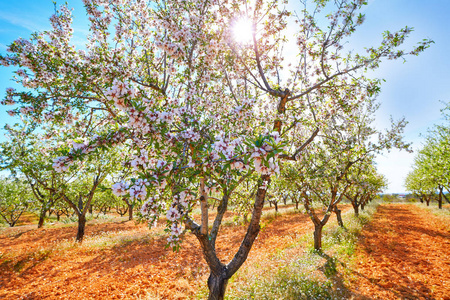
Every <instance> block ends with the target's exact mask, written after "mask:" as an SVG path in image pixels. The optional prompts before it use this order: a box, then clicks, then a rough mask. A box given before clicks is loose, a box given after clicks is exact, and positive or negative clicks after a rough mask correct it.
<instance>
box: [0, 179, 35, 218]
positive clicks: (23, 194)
mask: <svg viewBox="0 0 450 300" xmlns="http://www.w3.org/2000/svg"><path fill="white" fill-rule="evenodd" d="M32 200H33V196H32V194H31V192H30V190H29V188H28V187H27V186H26V184H25V183H24V182H23V181H21V180H19V179H11V178H5V177H0V216H1V217H2V218H3V219H4V220H5V221H6V223H8V224H9V226H10V227H14V225H16V223H17V221H18V220H19V218H20V216H22V214H23V213H24V212H25V211H26V210H27V208H28V207H29V206H30V204H31V203H32Z"/></svg>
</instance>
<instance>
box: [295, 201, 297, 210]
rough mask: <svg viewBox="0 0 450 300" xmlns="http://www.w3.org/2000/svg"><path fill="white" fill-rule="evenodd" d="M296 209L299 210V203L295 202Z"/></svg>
mask: <svg viewBox="0 0 450 300" xmlns="http://www.w3.org/2000/svg"><path fill="white" fill-rule="evenodd" d="M295 209H296V210H298V202H295Z"/></svg>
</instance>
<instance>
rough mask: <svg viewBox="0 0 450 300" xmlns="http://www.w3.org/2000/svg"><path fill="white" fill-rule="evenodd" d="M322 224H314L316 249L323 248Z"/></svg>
mask: <svg viewBox="0 0 450 300" xmlns="http://www.w3.org/2000/svg"><path fill="white" fill-rule="evenodd" d="M322 229H323V225H322V224H315V225H314V249H316V250H319V251H320V250H322Z"/></svg>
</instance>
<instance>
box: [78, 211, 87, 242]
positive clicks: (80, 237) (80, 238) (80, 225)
mask: <svg viewBox="0 0 450 300" xmlns="http://www.w3.org/2000/svg"><path fill="white" fill-rule="evenodd" d="M85 227H86V216H85V215H78V231H77V242H79V243H81V242H82V241H83V237H84V229H85Z"/></svg>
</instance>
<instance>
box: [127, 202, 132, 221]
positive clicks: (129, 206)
mask: <svg viewBox="0 0 450 300" xmlns="http://www.w3.org/2000/svg"><path fill="white" fill-rule="evenodd" d="M127 204H128V203H127ZM128 220H130V221H131V220H133V205H131V204H128Z"/></svg>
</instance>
